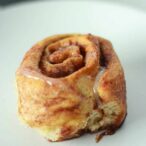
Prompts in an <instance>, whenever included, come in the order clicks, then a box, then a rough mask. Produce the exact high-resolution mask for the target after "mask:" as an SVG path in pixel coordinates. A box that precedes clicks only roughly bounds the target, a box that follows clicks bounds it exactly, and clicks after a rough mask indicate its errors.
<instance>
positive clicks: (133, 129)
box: [0, 1, 146, 146]
mask: <svg viewBox="0 0 146 146" xmlns="http://www.w3.org/2000/svg"><path fill="white" fill-rule="evenodd" d="M72 32H79V33H93V34H95V35H99V36H103V37H105V38H107V39H109V40H111V42H112V43H113V45H114V48H115V50H116V52H117V54H118V56H119V58H120V60H121V62H122V64H123V67H124V69H125V75H126V81H127V102H128V116H127V119H126V121H125V123H124V125H123V126H122V128H121V129H120V130H118V131H117V132H116V133H115V134H114V135H112V136H106V137H104V138H103V139H102V140H101V141H100V142H99V143H98V144H97V143H95V134H85V135H83V136H81V137H80V138H76V139H72V140H68V141H64V142H56V143H50V142H48V141H47V140H45V139H44V138H43V137H41V136H40V135H39V134H38V133H37V132H36V131H35V130H33V129H31V128H28V127H27V126H24V125H22V124H21V123H20V122H19V120H18V118H17V94H16V92H15V91H16V90H15V71H16V69H17V67H18V66H19V64H20V62H21V60H22V58H23V55H24V53H25V52H26V51H27V50H28V49H29V48H30V47H31V46H32V45H33V44H34V43H36V42H37V41H38V40H41V39H43V38H44V37H46V36H49V35H53V34H59V33H72ZM0 51H1V52H0V59H1V61H0V67H1V70H0V145H1V146H48V145H49V146H64V145H66V146H85V145H92V146H96V145H99V146H130V145H132V146H144V145H146V98H145V96H146V93H145V91H146V86H145V83H146V13H144V12H140V11H138V10H134V9H132V8H129V7H126V6H120V5H115V4H112V3H103V2H96V1H92V2H88V1H86V2H84V1H82V2H81V1H80V2H79V1H75V2H65V1H54V2H53V1H50V2H46V1H45V2H35V3H26V4H21V5H16V6H12V7H8V8H5V9H3V10H2V11H1V12H0Z"/></svg>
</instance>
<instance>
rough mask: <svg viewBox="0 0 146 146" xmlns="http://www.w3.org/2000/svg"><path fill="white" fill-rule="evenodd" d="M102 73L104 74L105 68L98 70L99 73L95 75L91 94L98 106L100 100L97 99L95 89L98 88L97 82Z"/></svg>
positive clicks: (97, 95)
mask: <svg viewBox="0 0 146 146" xmlns="http://www.w3.org/2000/svg"><path fill="white" fill-rule="evenodd" d="M104 72H105V67H101V68H100V69H99V72H98V73H97V75H96V78H95V83H94V86H93V93H94V96H95V98H96V99H97V103H98V104H100V99H99V94H98V91H97V88H98V83H99V80H100V78H101V76H102V75H103V74H104Z"/></svg>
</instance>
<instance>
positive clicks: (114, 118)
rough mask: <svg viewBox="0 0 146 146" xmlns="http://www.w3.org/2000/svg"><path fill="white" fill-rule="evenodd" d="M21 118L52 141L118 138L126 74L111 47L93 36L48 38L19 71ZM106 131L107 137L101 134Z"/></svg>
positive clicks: (124, 113)
mask: <svg viewBox="0 0 146 146" xmlns="http://www.w3.org/2000/svg"><path fill="white" fill-rule="evenodd" d="M16 81H17V88H18V95H19V100H18V110H19V115H20V117H21V119H22V120H23V121H24V122H25V123H26V124H28V125H29V126H31V127H33V128H35V129H37V130H39V131H40V132H41V133H42V134H43V135H44V136H45V137H46V138H47V139H49V140H50V141H61V140H65V139H69V138H73V137H77V136H79V135H81V134H82V133H84V132H88V131H91V132H98V133H99V134H98V138H97V139H99V138H100V137H101V135H105V134H112V133H113V132H114V131H115V130H116V129H117V128H118V127H119V126H120V125H121V123H122V122H123V120H124V118H125V116H126V86H125V79H124V72H123V69H122V66H121V64H120V61H119V59H118V57H117V55H116V53H115V52H114V50H113V47H112V45H111V43H110V42H109V41H108V40H106V39H103V38H101V37H97V36H94V35H91V34H87V35H82V34H66V35H56V36H52V37H48V38H46V39H44V40H42V41H40V42H38V43H37V44H36V45H34V46H33V47H32V48H31V49H30V50H29V51H28V52H27V53H26V55H25V57H24V59H23V61H22V63H21V65H20V67H19V68H18V70H17V73H16ZM100 133H101V135H100Z"/></svg>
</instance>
